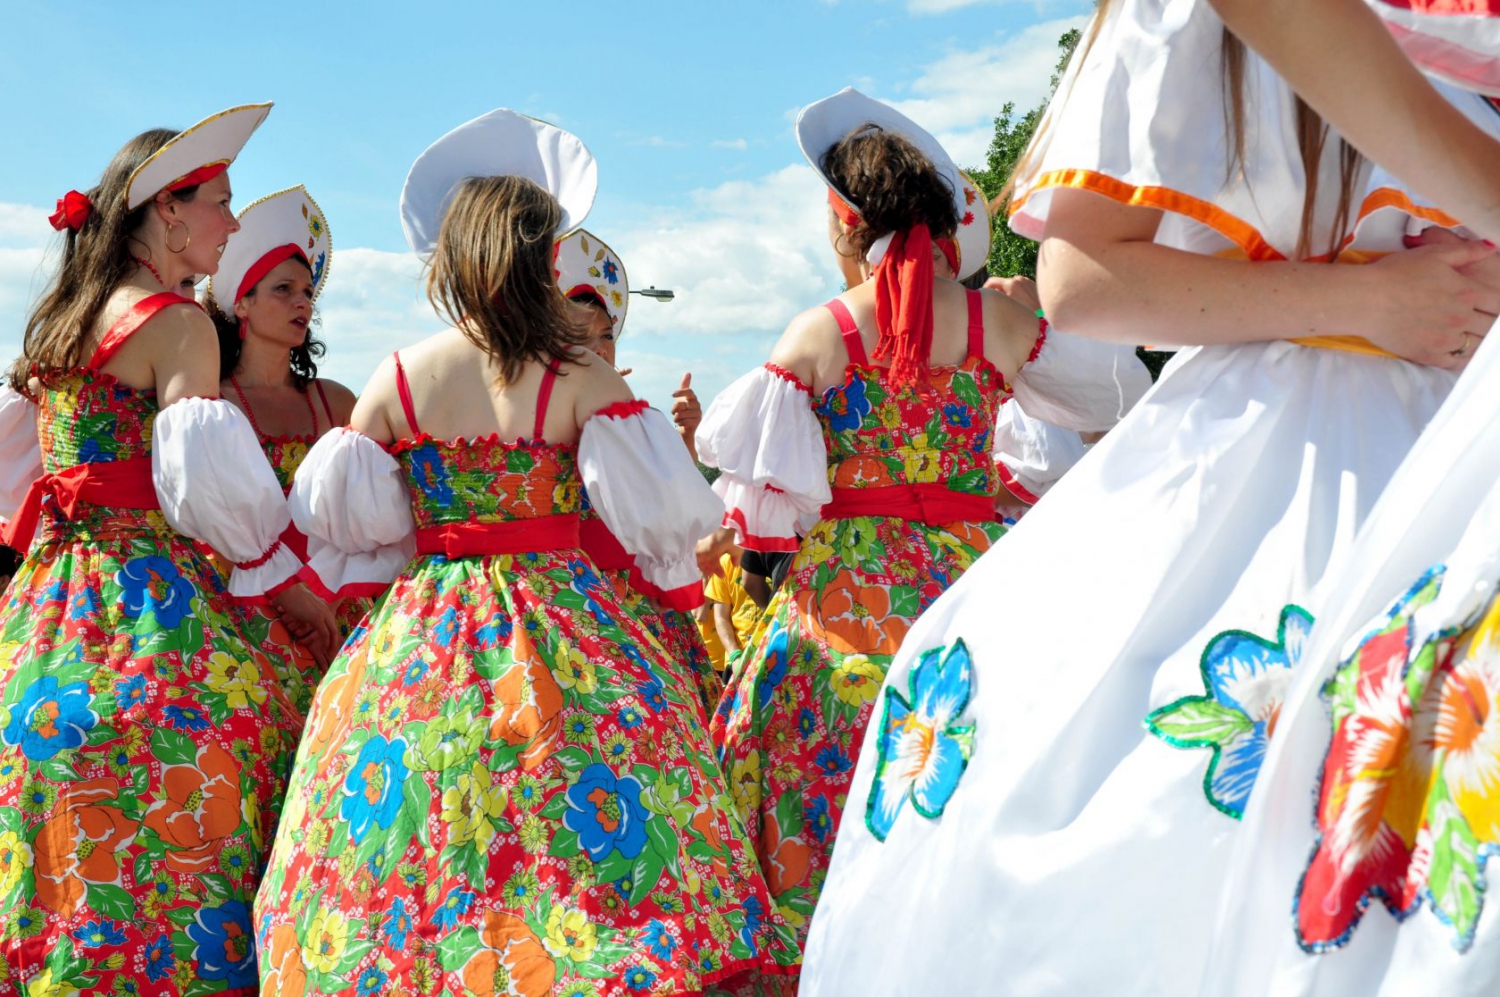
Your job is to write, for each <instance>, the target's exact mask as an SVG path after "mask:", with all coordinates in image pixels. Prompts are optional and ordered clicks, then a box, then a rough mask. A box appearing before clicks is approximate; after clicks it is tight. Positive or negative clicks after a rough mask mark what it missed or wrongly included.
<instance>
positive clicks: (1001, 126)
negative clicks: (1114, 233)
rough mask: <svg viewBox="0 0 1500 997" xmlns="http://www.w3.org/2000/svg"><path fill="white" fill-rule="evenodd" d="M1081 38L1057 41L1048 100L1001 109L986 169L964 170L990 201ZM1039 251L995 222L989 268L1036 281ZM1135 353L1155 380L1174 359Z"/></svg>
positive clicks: (1007, 177)
mask: <svg viewBox="0 0 1500 997" xmlns="http://www.w3.org/2000/svg"><path fill="white" fill-rule="evenodd" d="M1081 37H1082V33H1081V32H1079V31H1078V30H1077V29H1076V28H1075V29H1073V30H1071V31H1068V32H1066V33H1065V34H1064V35H1063V36H1062V37H1061V38H1059V39H1058V40H1057V47H1058V49H1059V50H1060V52H1061V53H1062V54H1061V55H1060V56H1059V57H1058V60H1057V65H1056V66H1055V67H1054V68H1053V70H1052V85H1051V87H1050V89H1049V90H1048V96H1047V99H1046V100H1045V101H1043V102H1042V103H1040V104H1038V105H1037V106H1036V107H1033V108H1032V109H1031V110H1030V111H1027V112H1026V113H1025V114H1023V115H1021V116H1020V117H1016V105H1015V103H1014V102H1010V101H1007V102H1006V104H1005V106H1004V107H1002V108H1001V109H1000V116H999V117H998V118H996V119H995V137H994V138H993V139H992V140H991V141H990V148H989V152H988V154H987V158H986V162H985V165H984V168H982V169H972V170H965V171H964V172H966V173H968V174H969V176H970V177H972V178H973V180H974V183H975V184H977V185H978V187H979V189H980V191H981V192H982V193H983V194H984V196H985V197H986V198H987V199H993V198H994V197H995V196H996V195H998V194H999V193H1000V191H1001V190H1002V189H1003V188H1004V187H1005V184H1006V182H1007V181H1009V180H1010V175H1011V173H1012V172H1013V171H1014V170H1015V168H1016V163H1017V162H1018V161H1019V160H1020V158H1021V155H1022V153H1024V152H1025V151H1026V147H1027V146H1028V145H1030V144H1031V137H1032V135H1033V134H1035V133H1036V129H1037V125H1039V124H1041V121H1042V115H1043V114H1045V113H1046V111H1047V105H1048V104H1049V103H1050V102H1051V100H1052V95H1053V94H1055V93H1056V92H1057V84H1058V83H1059V82H1061V80H1062V74H1063V70H1065V69H1066V68H1067V66H1068V60H1069V59H1070V58H1072V56H1073V49H1074V48H1076V47H1077V46H1078V40H1079V38H1081ZM1036 252H1037V244H1036V243H1035V242H1032V241H1031V240H1030V239H1026V238H1023V237H1022V236H1019V235H1016V234H1015V233H1014V232H1012V231H1011V230H1010V226H1009V225H1007V224H1005V221H1004V219H1001V218H997V219H995V231H994V238H993V241H992V242H991V243H990V259H989V267H988V269H989V272H990V273H991V274H993V275H995V276H998V277H1013V276H1015V275H1017V274H1021V275H1023V276H1026V277H1030V278H1032V279H1033V280H1034V279H1036ZM1136 354H1137V355H1138V356H1139V357H1140V358H1141V361H1142V362H1143V363H1145V365H1146V367H1147V369H1149V370H1150V371H1151V379H1152V380H1153V381H1154V380H1156V378H1157V376H1158V375H1159V374H1160V373H1161V368H1162V365H1163V364H1165V363H1166V362H1167V360H1169V359H1170V358H1171V354H1170V353H1161V352H1157V351H1153V350H1145V349H1139V350H1137V351H1136Z"/></svg>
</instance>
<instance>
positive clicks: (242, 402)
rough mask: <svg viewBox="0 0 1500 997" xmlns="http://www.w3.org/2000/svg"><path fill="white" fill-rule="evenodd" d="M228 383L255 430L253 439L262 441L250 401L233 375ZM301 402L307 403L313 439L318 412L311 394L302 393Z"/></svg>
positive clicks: (316, 426)
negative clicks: (238, 397)
mask: <svg viewBox="0 0 1500 997" xmlns="http://www.w3.org/2000/svg"><path fill="white" fill-rule="evenodd" d="M229 383H230V384H231V385H233V386H234V393H235V394H237V395H239V396H240V408H242V409H244V410H245V418H246V419H249V420H250V428H251V429H253V430H255V437H256V439H259V440H264V439H265V438H266V434H265V433H262V432H261V431H260V424H259V423H258V422H256V421H255V410H254V409H252V408H251V407H250V399H248V398H246V397H245V389H244V388H241V387H240V382H239V379H238V378H236V377H235V376H234V375H233V374H230V375H229ZM302 400H303V401H305V402H307V414H308V415H310V416H312V426H313V431H312V434H313V439H317V437H318V410H317V409H315V408H313V403H312V392H310V391H304V392H302Z"/></svg>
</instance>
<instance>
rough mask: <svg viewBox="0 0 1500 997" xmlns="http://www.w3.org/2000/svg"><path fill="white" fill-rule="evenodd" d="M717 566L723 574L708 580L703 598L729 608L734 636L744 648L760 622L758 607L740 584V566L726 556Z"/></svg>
mask: <svg viewBox="0 0 1500 997" xmlns="http://www.w3.org/2000/svg"><path fill="white" fill-rule="evenodd" d="M719 566H720V568H721V569H722V570H723V574H719V575H715V576H714V577H712V578H710V579H709V580H708V584H707V585H705V586H704V587H703V596H704V598H706V599H707V600H708V601H709V602H722V603H723V604H724V605H726V606H728V607H729V613H730V617H731V619H732V620H733V621H734V632H735V635H736V636H738V637H739V639H740V646H741V647H744V646H745V643H746V642H747V641H749V640H750V634H751V632H752V631H753V630H754V629H755V624H756V623H757V622H759V620H760V607H759V606H757V605H756V604H755V600H754V599H752V598H750V593H749V592H746V591H745V586H744V585H743V584H741V578H742V576H741V573H740V566H739V565H738V564H735V563H734V561H733V559H732V558H730V556H729V555H728V554H725V555H724V556H723V558H722V559H721V560H720V561H719Z"/></svg>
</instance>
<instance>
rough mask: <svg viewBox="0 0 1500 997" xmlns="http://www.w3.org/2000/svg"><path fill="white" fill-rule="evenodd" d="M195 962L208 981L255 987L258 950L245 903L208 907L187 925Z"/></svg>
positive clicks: (201, 974) (200, 974) (239, 901)
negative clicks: (254, 942)
mask: <svg viewBox="0 0 1500 997" xmlns="http://www.w3.org/2000/svg"><path fill="white" fill-rule="evenodd" d="M187 934H188V938H190V939H192V941H193V946H194V948H193V961H194V962H196V963H197V966H198V975H199V976H200V977H201V978H203V979H205V980H223V981H224V982H225V983H226V984H227V985H228V986H230V987H236V988H237V987H253V986H255V983H256V980H257V979H258V974H257V972H256V967H255V946H254V945H252V944H251V943H250V939H251V937H252V934H251V928H250V909H249V908H248V907H246V906H245V903H244V901H242V900H231V901H229V902H228V903H226V904H224V905H223V906H222V907H205V908H204V909H202V910H200V911H199V912H198V916H197V918H196V919H195V920H194V922H193V923H192V924H190V925H188V928H187Z"/></svg>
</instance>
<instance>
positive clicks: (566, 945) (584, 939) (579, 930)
mask: <svg viewBox="0 0 1500 997" xmlns="http://www.w3.org/2000/svg"><path fill="white" fill-rule="evenodd" d="M542 944H543V945H545V946H546V947H547V951H548V952H551V953H552V954H553V955H554V956H556V957H557V958H559V959H564V958H565V959H569V960H571V961H572V962H588V961H589V958H590V957H591V956H592V955H593V954H594V946H596V945H598V944H599V929H598V928H597V927H596V926H595V925H594V924H593V923H592V922H590V921H589V917H588V915H587V914H585V913H584V912H583V911H581V910H578V909H577V908H576V907H564V906H558V907H554V908H552V912H551V913H550V914H548V915H547V937H546V938H545V939H544V940H543V941H542Z"/></svg>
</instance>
